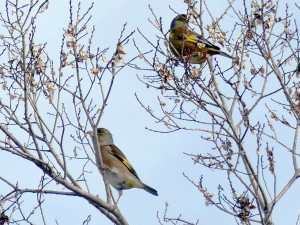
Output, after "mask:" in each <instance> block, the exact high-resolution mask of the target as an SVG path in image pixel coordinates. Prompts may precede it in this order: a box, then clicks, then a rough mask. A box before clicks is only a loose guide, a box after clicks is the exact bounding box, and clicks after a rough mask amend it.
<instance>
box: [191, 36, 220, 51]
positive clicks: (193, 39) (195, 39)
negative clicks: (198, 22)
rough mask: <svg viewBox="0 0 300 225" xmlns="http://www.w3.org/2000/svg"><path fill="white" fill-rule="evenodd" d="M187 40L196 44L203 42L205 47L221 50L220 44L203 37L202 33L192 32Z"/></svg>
mask: <svg viewBox="0 0 300 225" xmlns="http://www.w3.org/2000/svg"><path fill="white" fill-rule="evenodd" d="M185 41H187V42H191V43H194V44H197V43H202V44H204V45H205V46H203V47H205V48H213V49H216V50H220V48H219V47H218V46H215V45H213V44H212V43H210V42H209V41H207V40H205V39H204V38H203V37H201V35H199V34H197V33H195V32H190V33H189V34H188V35H187V37H186V40H185Z"/></svg>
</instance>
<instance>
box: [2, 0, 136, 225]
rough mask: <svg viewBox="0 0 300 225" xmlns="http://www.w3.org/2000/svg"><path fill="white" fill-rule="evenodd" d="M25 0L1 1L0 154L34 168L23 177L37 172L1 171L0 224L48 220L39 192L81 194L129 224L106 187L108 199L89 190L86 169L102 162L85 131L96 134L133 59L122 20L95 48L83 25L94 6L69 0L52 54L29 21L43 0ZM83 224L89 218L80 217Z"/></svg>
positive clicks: (33, 20)
mask: <svg viewBox="0 0 300 225" xmlns="http://www.w3.org/2000/svg"><path fill="white" fill-rule="evenodd" d="M27 2H28V3H23V1H22V2H21V1H18V0H15V1H11V0H6V1H5V4H4V6H5V7H3V8H1V14H0V22H1V27H2V28H5V31H3V32H2V31H1V32H2V33H1V35H0V40H1V45H0V60H1V61H0V84H1V89H2V90H1V97H0V115H1V116H0V153H1V156H3V157H1V158H2V159H1V160H3V158H5V156H7V155H13V156H14V157H16V159H17V160H16V161H17V162H19V161H20V160H21V161H27V162H30V163H33V165H34V166H35V171H30V172H28V176H38V179H39V184H38V185H33V186H32V187H22V186H21V185H19V183H18V182H13V180H12V179H11V178H10V177H9V175H8V174H9V173H3V172H2V171H1V174H0V183H1V184H0V186H1V193H0V206H1V208H0V212H1V217H0V223H1V224H4V223H5V222H6V221H10V222H12V223H17V224H19V223H20V222H26V223H29V224H36V217H37V213H36V212H38V214H39V217H38V221H39V222H38V223H39V224H41V223H43V224H47V220H46V218H45V214H46V212H44V209H43V206H44V201H45V199H46V196H48V195H59V196H76V197H79V198H82V199H85V200H86V201H87V203H89V204H91V205H93V206H94V207H95V208H96V209H97V210H99V212H101V213H102V214H103V215H105V216H106V217H107V218H108V219H109V220H110V221H111V222H112V223H113V224H128V223H127V221H126V219H125V218H124V217H123V215H122V213H121V212H120V210H119V209H118V207H117V205H115V204H114V202H113V201H112V196H111V192H110V188H109V187H108V185H106V190H107V199H101V198H100V197H99V196H96V195H95V194H94V193H91V191H90V185H91V181H90V180H89V179H87V177H88V176H89V170H90V169H89V168H90V167H91V166H92V167H93V168H96V167H97V168H98V169H99V171H100V172H101V170H102V169H103V167H101V166H96V160H100V161H99V162H98V165H99V164H100V165H101V159H99V158H98V159H95V155H94V152H93V151H92V150H93V149H99V145H98V142H97V140H96V139H95V140H93V141H92V142H90V140H89V138H88V137H87V135H86V131H87V129H91V128H92V130H93V132H96V128H97V127H98V125H99V122H100V120H101V118H102V115H103V113H104V109H105V107H106V105H107V103H108V101H109V97H110V94H111V91H112V89H113V85H114V80H115V79H116V78H117V77H118V74H119V72H120V71H122V70H123V69H124V68H125V67H127V66H128V65H130V64H131V62H132V60H134V59H135V58H132V59H130V60H127V62H124V61H123V57H124V54H125V52H124V46H125V45H126V44H127V42H128V41H129V39H130V37H131V35H132V34H133V32H127V31H126V30H125V27H126V24H125V25H124V28H123V30H121V32H120V36H119V40H118V42H117V43H116V45H115V46H110V49H114V50H113V53H112V55H111V56H109V55H108V48H107V49H100V48H99V47H98V46H96V45H95V44H94V42H93V41H94V40H93V39H94V38H93V35H94V32H95V27H92V28H91V29H90V32H88V31H87V30H88V29H87V28H88V27H90V25H89V23H90V19H91V12H92V8H93V5H91V6H90V7H89V8H87V9H85V10H83V9H81V4H80V3H79V4H78V5H76V6H74V5H73V3H72V2H73V1H71V0H70V1H69V15H70V16H69V21H65V24H68V25H67V27H65V29H64V31H63V35H62V38H61V48H60V49H61V50H60V53H59V54H57V55H56V56H55V55H54V56H53V52H52V53H51V54H49V49H48V48H47V43H46V42H43V43H40V42H39V41H38V38H37V37H38V36H39V32H43V31H42V30H39V29H37V26H36V24H37V23H38V19H39V16H40V15H41V14H43V13H44V12H45V11H46V10H47V7H48V4H49V2H48V0H35V1H34V0H32V1H27ZM50 4H51V3H50ZM44 26H45V25H44ZM50 55H51V56H50ZM95 96H97V98H96V97H95ZM70 143H72V144H70ZM96 152H97V151H96ZM96 156H97V154H96ZM98 157H99V154H98ZM75 162H76V167H74V163H75ZM75 168H76V169H75ZM17 171H18V168H17V165H16V172H17ZM100 177H101V176H100V174H99V178H100ZM104 183H106V182H105V181H104ZM4 190H7V191H6V193H4V192H3V191H4ZM27 196H32V198H33V199H34V197H35V199H36V203H35V206H33V207H32V209H30V210H28V208H27V207H28V206H27V207H26V206H25V205H26V204H25V205H24V203H23V202H24V201H25V202H26V200H24V199H26V197H27ZM33 215H34V216H33ZM41 221H42V222H41ZM88 223H89V217H87V219H86V221H82V224H88Z"/></svg>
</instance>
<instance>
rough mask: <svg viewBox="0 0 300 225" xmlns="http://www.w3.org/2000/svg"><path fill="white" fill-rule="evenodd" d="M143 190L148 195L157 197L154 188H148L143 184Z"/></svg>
mask: <svg viewBox="0 0 300 225" xmlns="http://www.w3.org/2000/svg"><path fill="white" fill-rule="evenodd" d="M143 189H144V190H145V191H147V192H149V193H150V194H153V195H155V196H158V193H157V191H156V190H155V189H154V188H152V187H149V186H148V185H146V184H144V187H143Z"/></svg>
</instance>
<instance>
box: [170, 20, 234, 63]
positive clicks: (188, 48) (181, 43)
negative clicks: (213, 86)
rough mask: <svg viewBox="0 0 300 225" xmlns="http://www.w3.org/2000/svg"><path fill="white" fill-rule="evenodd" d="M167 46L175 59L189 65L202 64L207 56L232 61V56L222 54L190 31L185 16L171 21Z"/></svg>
mask: <svg viewBox="0 0 300 225" xmlns="http://www.w3.org/2000/svg"><path fill="white" fill-rule="evenodd" d="M169 45H170V49H171V52H172V53H173V54H174V55H175V56H176V57H178V58H180V60H182V61H185V62H189V63H191V64H203V63H204V62H205V61H206V60H207V58H208V57H209V56H211V55H217V54H218V55H222V56H225V57H228V58H230V59H233V57H232V56H230V55H228V54H227V53H225V52H222V51H221V50H220V48H219V47H218V46H215V45H213V44H212V43H210V42H209V41H207V40H205V39H204V38H203V37H202V36H201V35H199V34H197V33H196V32H194V31H192V30H190V29H189V27H188V19H187V16H186V15H185V14H180V15H178V16H176V17H175V18H174V19H173V20H172V23H171V26H170V34H169Z"/></svg>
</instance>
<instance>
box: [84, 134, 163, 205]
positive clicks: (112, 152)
mask: <svg viewBox="0 0 300 225" xmlns="http://www.w3.org/2000/svg"><path fill="white" fill-rule="evenodd" d="M89 133H90V134H92V133H93V132H89ZM97 138H98V142H99V145H100V150H99V151H100V152H101V156H102V162H103V166H104V168H103V169H104V170H105V176H106V181H107V182H108V183H109V184H110V185H112V186H113V187H114V188H115V189H117V190H118V192H119V198H120V197H121V195H122V190H123V189H130V188H140V189H144V190H145V191H147V192H149V193H150V194H153V195H156V196H157V195H158V194H157V191H156V190H155V189H153V188H152V187H149V186H148V185H146V184H144V183H143V182H142V181H141V180H140V178H139V177H138V175H137V173H136V171H135V170H134V168H133V167H132V165H131V164H130V163H129V161H128V160H127V158H126V156H125V155H124V154H123V153H122V152H121V150H120V149H119V148H118V147H117V146H115V145H114V142H113V138H112V135H111V133H110V132H109V131H108V130H107V129H105V128H98V129H97ZM96 155H97V154H96ZM96 161H97V164H98V160H96ZM98 166H99V167H100V165H98ZM119 198H118V200H119ZM118 200H117V201H118Z"/></svg>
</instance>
